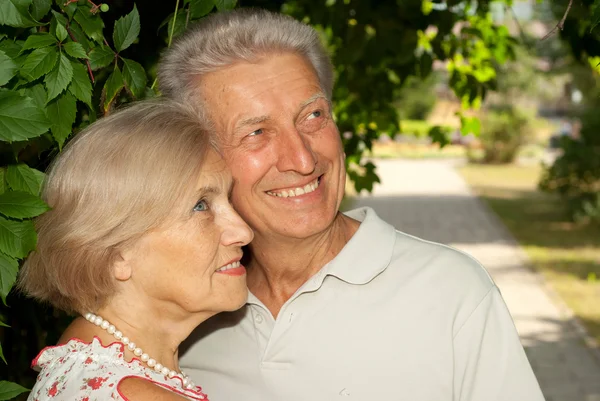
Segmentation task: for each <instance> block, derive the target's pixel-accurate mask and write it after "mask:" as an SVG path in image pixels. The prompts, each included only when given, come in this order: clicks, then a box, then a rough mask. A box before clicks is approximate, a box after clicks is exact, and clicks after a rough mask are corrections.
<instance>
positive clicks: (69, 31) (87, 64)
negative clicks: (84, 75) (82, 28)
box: [65, 22, 96, 84]
mask: <svg viewBox="0 0 600 401" xmlns="http://www.w3.org/2000/svg"><path fill="white" fill-rule="evenodd" d="M65 28H66V29H67V32H68V33H69V36H70V37H71V40H72V41H73V42H77V39H75V35H73V32H71V28H70V25H69V23H68V22H67V26H66V27H65ZM85 65H86V67H87V70H88V74H89V75H90V79H91V80H92V84H94V83H95V82H96V79H95V78H94V73H93V72H92V66H91V65H90V60H89V59H87V58H86V59H85Z"/></svg>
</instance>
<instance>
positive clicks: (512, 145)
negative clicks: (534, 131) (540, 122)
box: [479, 105, 529, 164]
mask: <svg viewBox="0 0 600 401" xmlns="http://www.w3.org/2000/svg"><path fill="white" fill-rule="evenodd" d="M528 131H529V118H528V117H527V116H525V115H524V114H523V113H521V112H519V111H517V110H515V108H514V107H513V106H511V105H505V106H496V107H494V108H493V109H491V110H489V111H488V112H487V113H486V114H485V115H484V116H483V118H482V120H481V133H480V136H479V142H480V146H481V148H482V149H483V158H482V160H481V162H483V163H489V164H504V163H512V162H513V161H514V159H515V157H516V156H517V152H518V151H519V149H520V147H521V146H522V145H523V144H524V143H525V142H526V141H527V138H528V137H529V132H528Z"/></svg>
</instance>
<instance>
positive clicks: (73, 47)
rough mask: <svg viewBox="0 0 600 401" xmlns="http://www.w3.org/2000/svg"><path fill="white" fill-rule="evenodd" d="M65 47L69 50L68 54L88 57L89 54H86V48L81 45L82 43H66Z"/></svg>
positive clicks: (66, 50) (74, 56)
mask: <svg viewBox="0 0 600 401" xmlns="http://www.w3.org/2000/svg"><path fill="white" fill-rule="evenodd" d="M63 49H65V52H67V54H68V55H69V56H71V57H73V58H88V56H87V54H85V49H84V48H83V46H81V43H77V42H69V43H65V44H64V46H63Z"/></svg>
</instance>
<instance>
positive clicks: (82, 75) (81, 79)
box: [68, 61, 92, 107]
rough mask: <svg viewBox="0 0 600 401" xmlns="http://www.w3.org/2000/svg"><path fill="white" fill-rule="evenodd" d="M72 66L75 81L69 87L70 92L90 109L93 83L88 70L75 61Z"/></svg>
mask: <svg viewBox="0 0 600 401" xmlns="http://www.w3.org/2000/svg"><path fill="white" fill-rule="evenodd" d="M71 66H72V67H73V80H72V81H71V84H70V85H69V88H68V89H69V92H71V93H72V94H73V96H75V97H76V98H77V99H79V100H81V101H82V102H84V103H85V104H87V105H88V106H89V107H92V82H91V81H90V76H89V74H88V71H87V68H85V66H84V65H83V64H81V63H77V62H74V61H72V62H71Z"/></svg>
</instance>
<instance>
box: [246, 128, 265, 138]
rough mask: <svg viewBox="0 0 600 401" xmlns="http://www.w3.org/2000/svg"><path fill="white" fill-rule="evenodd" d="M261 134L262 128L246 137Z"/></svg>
mask: <svg viewBox="0 0 600 401" xmlns="http://www.w3.org/2000/svg"><path fill="white" fill-rule="evenodd" d="M262 133H263V130H262V128H259V129H257V130H256V131H252V132H251V133H250V134H249V135H248V136H256V135H261V134H262Z"/></svg>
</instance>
